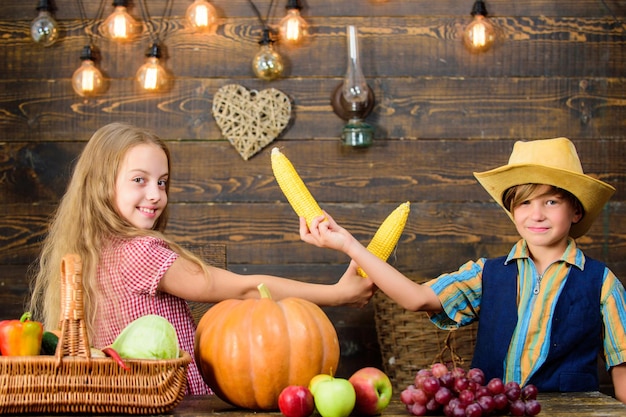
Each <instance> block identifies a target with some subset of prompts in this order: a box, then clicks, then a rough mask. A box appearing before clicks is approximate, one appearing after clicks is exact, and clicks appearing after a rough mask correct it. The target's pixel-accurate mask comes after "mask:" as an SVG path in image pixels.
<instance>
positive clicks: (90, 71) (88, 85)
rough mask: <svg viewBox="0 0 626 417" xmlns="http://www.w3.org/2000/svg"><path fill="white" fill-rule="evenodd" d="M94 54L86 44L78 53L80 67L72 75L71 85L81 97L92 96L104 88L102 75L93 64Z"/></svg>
mask: <svg viewBox="0 0 626 417" xmlns="http://www.w3.org/2000/svg"><path fill="white" fill-rule="evenodd" d="M94 56H95V54H94V51H93V49H92V48H91V46H90V45H86V46H85V47H84V48H83V51H82V52H81V54H80V60H81V61H82V62H81V64H80V67H78V69H77V70H76V71H74V75H72V87H74V91H76V94H78V95H79V96H81V97H93V96H96V95H98V94H100V93H102V92H104V90H105V88H106V83H105V79H104V76H103V75H102V73H101V72H100V70H99V69H98V68H97V67H96V64H95V58H94Z"/></svg>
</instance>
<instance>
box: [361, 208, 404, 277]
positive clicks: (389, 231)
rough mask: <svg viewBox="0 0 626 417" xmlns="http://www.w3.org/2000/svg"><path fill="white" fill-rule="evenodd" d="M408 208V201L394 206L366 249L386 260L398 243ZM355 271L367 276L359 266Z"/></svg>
mask: <svg viewBox="0 0 626 417" xmlns="http://www.w3.org/2000/svg"><path fill="white" fill-rule="evenodd" d="M410 210H411V209H410V203H409V202H408V201H407V202H406V203H402V204H400V205H399V206H398V207H396V209H395V210H394V211H392V212H391V214H389V216H387V218H386V219H385V221H383V222H382V224H381V225H380V227H379V228H378V230H377V231H376V233H375V234H374V237H373V238H372V241H371V242H370V244H369V245H367V250H369V251H370V252H372V253H373V254H374V255H376V256H378V257H379V258H380V259H382V260H383V261H386V260H387V258H389V255H391V252H392V251H393V249H394V248H395V247H396V245H397V244H398V240H400V236H401V235H402V231H403V230H404V225H405V224H406V220H407V218H408V217H409V211H410ZM357 273H358V274H359V275H360V276H362V277H367V274H366V273H365V271H363V270H362V269H361V268H358V269H357Z"/></svg>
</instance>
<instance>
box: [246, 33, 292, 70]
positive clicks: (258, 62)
mask: <svg viewBox="0 0 626 417" xmlns="http://www.w3.org/2000/svg"><path fill="white" fill-rule="evenodd" d="M273 43H274V41H273V40H272V39H271V37H270V30H269V29H263V37H262V38H261V40H260V41H259V45H261V50H260V51H259V52H258V53H257V54H256V55H255V56H254V59H253V60H252V70H253V71H254V74H255V75H256V76H257V77H258V78H261V79H263V80H267V81H272V80H275V79H277V78H279V77H280V76H281V75H282V73H283V68H284V66H283V61H282V59H281V57H280V55H279V54H278V53H277V52H276V51H275V50H274V47H273V46H272V44H273Z"/></svg>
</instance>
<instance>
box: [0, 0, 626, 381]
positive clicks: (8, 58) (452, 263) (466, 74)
mask: <svg viewBox="0 0 626 417" xmlns="http://www.w3.org/2000/svg"><path fill="white" fill-rule="evenodd" d="M105 2H106V3H107V4H106V7H105V10H106V11H105V13H106V15H108V13H109V12H110V11H111V9H112V7H111V6H110V5H109V4H108V3H110V2H109V1H105ZM36 3H37V2H36V1H35V0H32V1H27V2H24V1H18V0H3V1H2V2H1V3H0V203H1V205H0V231H1V233H0V286H2V288H3V291H2V293H1V295H0V318H14V317H19V314H20V313H21V311H22V305H23V301H24V299H25V297H27V294H28V291H27V282H26V280H25V278H24V277H25V271H26V266H27V265H28V264H29V263H30V262H32V261H33V260H34V259H35V258H36V256H37V253H38V249H39V244H40V240H41V238H42V237H43V236H44V234H45V232H46V222H47V220H48V217H49V216H50V214H51V213H52V211H53V210H54V208H55V206H56V204H57V202H58V200H59V198H60V196H61V195H62V194H63V191H64V187H65V184H66V182H67V178H68V175H69V172H70V170H71V166H72V162H73V160H74V158H75V157H76V156H77V154H78V153H79V152H80V151H81V149H82V147H83V145H84V143H85V141H87V140H88V138H89V137H90V136H91V134H92V133H93V132H94V131H95V130H96V129H97V128H99V127H100V126H102V125H104V124H107V123H109V122H113V121H125V122H131V123H134V124H137V125H140V126H146V127H150V128H153V129H155V130H156V131H157V132H158V133H159V134H160V135H161V136H162V137H163V138H164V139H167V141H168V143H169V145H170V147H171V150H172V155H173V166H174V169H173V179H172V193H171V196H170V201H171V207H172V211H171V221H170V226H169V231H170V232H171V233H172V234H173V235H175V236H176V237H177V238H178V239H179V240H180V241H181V242H182V243H185V244H190V245H202V244H203V243H206V242H221V243H225V244H227V247H228V265H229V268H230V269H232V270H234V271H238V272H243V273H252V272H261V273H271V274H277V275H283V276H289V277H293V278H296V279H302V280H310V281H315V282H322V283H332V282H335V281H336V280H337V279H338V277H339V276H340V275H341V273H342V271H343V269H344V267H345V265H346V262H347V259H346V258H345V257H344V256H342V255H340V254H337V253H334V252H331V251H328V250H321V249H317V248H312V247H310V246H308V245H306V244H304V243H302V242H301V241H300V240H299V236H298V233H297V229H298V223H297V218H296V217H295V215H294V214H293V212H292V210H291V208H290V207H289V205H288V204H287V203H286V200H285V198H284V197H283V195H282V194H281V192H280V190H279V188H278V186H277V185H276V183H275V181H274V179H273V176H272V172H271V167H270V158H269V153H270V152H269V151H270V148H271V146H269V147H267V148H266V149H264V150H263V151H262V152H261V153H259V154H258V155H256V156H254V157H253V158H251V159H250V160H248V161H244V160H243V159H242V158H241V157H240V156H239V154H238V153H237V152H236V151H235V150H234V149H233V147H232V146H231V145H230V144H229V142H228V141H226V140H225V139H224V138H223V137H222V136H221V132H220V130H219V128H218V127H217V125H216V123H215V121H214V119H213V117H212V115H211V105H212V100H213V96H214V94H215V92H216V91H217V90H218V89H219V88H220V87H221V86H223V85H225V84H228V83H238V84H241V85H244V86H246V87H247V88H250V89H259V90H260V89H264V88H268V87H273V88H277V89H279V90H281V91H283V92H284V93H286V94H287V95H288V96H289V97H290V99H291V100H292V104H293V114H292V122H291V123H290V125H289V127H288V128H287V130H286V131H285V132H284V133H283V134H282V135H281V137H280V138H279V139H277V140H276V142H275V144H276V145H278V146H280V148H281V149H282V150H283V152H285V153H286V154H287V155H288V157H289V158H290V159H291V160H292V162H293V163H294V165H295V166H296V167H297V168H298V170H299V172H300V173H301V175H302V177H303V179H304V181H305V182H306V183H307V184H308V186H309V187H310V189H311V191H312V193H313V194H314V195H315V196H316V198H317V199H318V200H319V202H320V204H321V205H322V206H323V207H324V208H325V209H326V210H328V211H329V212H330V213H331V214H332V215H333V216H334V217H335V218H336V219H337V220H338V221H339V222H340V223H341V224H343V225H344V226H345V227H346V228H348V229H349V230H351V231H352V232H353V233H354V234H355V235H356V236H357V237H358V238H359V239H361V240H362V241H363V242H368V241H369V239H370V238H371V237H372V235H373V233H374V232H375V230H376V228H377V227H378V225H379V223H380V222H381V221H382V220H383V219H384V217H385V216H386V215H387V214H388V213H389V212H390V211H391V210H392V209H393V208H395V207H396V206H397V205H398V204H399V203H400V202H403V201H407V200H408V201H410V202H411V204H412V206H411V207H412V211H411V215H410V217H409V221H408V224H407V226H406V229H405V232H404V234H403V236H402V239H401V242H400V244H399V246H398V248H397V251H396V253H395V254H394V256H393V259H392V260H391V261H392V262H393V263H394V264H395V265H396V266H397V267H398V268H399V269H400V270H402V271H403V272H405V273H406V274H407V275H408V276H410V277H412V278H414V279H425V278H426V277H433V276H436V275H438V274H439V273H441V272H445V271H449V270H453V269H456V268H457V267H458V266H459V265H461V264H462V263H463V262H465V261H466V260H469V259H476V258H478V257H481V256H496V255H501V254H504V253H505V252H507V251H508V249H509V248H510V246H511V245H512V244H513V243H514V242H515V240H516V239H517V237H516V233H515V230H514V228H513V226H512V224H511V223H510V221H509V220H508V218H507V217H506V216H505V215H504V214H503V213H502V212H501V210H500V209H499V208H498V207H497V206H496V205H495V204H494V203H493V202H492V201H490V200H489V197H488V195H487V193H486V192H485V191H484V190H482V189H481V188H480V186H478V185H477V183H476V181H475V180H474V178H473V176H472V172H473V171H481V170H486V169H488V168H492V167H495V166H499V165H502V164H504V163H505V162H506V160H507V158H508V155H509V153H510V150H511V147H512V145H513V143H514V141H516V140H520V139H537V138H549V137H557V136H567V137H569V138H571V139H572V140H573V141H574V142H575V144H576V146H577V147H578V149H579V152H580V155H581V159H582V163H583V166H584V168H585V170H586V171H587V172H589V173H593V174H595V175H597V176H598V178H600V179H602V180H604V181H607V182H609V183H611V184H613V185H614V186H616V188H617V190H618V191H617V193H616V194H615V196H614V197H613V199H612V200H611V202H610V203H609V205H608V206H607V207H606V209H605V210H604V212H603V214H602V216H601V218H600V219H598V221H597V222H596V224H595V225H594V226H593V228H592V230H591V231H590V233H589V234H588V235H587V236H585V237H583V238H581V239H580V240H579V243H580V245H581V246H582V247H583V248H584V249H585V250H586V251H587V253H588V254H589V255H591V256H594V257H596V258H598V259H601V260H603V261H605V262H607V263H608V264H609V266H610V267H611V268H612V269H613V271H615V273H616V274H618V276H620V277H621V278H622V279H624V278H625V277H626V210H625V204H626V203H625V200H626V190H625V188H626V187H624V185H625V182H626V162H624V161H625V158H624V157H625V156H626V150H625V149H626V148H625V145H626V130H625V129H624V127H625V124H626V73H625V69H626V25H625V23H624V16H625V15H626V3H625V2H624V1H614V0H600V1H592V0H578V1H575V2H569V1H568V2H566V1H556V2H555V1H551V0H535V1H532V2H519V1H509V0H491V1H487V2H486V4H487V8H488V10H489V12H490V15H491V16H492V19H493V21H494V22H495V23H496V24H497V25H498V27H499V34H500V40H499V42H498V44H497V45H496V46H495V47H494V48H493V49H492V50H490V51H488V52H486V53H484V54H480V55H474V54H471V53H469V52H468V51H467V50H466V49H465V48H464V47H463V45H462V44H461V41H460V39H459V31H460V30H461V29H462V28H463V26H464V25H465V24H467V23H468V22H469V19H470V16H469V12H470V10H471V7H472V4H473V1H471V0H468V1H463V2H461V1H458V0H438V1H415V0H389V1H386V2H385V1H378V2H377V1H366V0H351V1H335V0H317V1H313V0H304V1H303V2H302V4H303V5H304V9H303V15H304V16H305V18H306V19H307V20H308V22H309V23H310V24H311V27H312V36H311V38H310V41H309V42H308V43H307V44H306V45H304V46H302V47H301V48H297V49H293V48H286V47H285V46H284V45H280V44H279V45H277V49H278V51H279V52H280V53H281V55H282V56H283V57H284V59H285V61H286V62H287V64H288V65H287V70H286V73H285V76H284V78H282V79H280V80H277V81H273V82H265V81H261V80H259V79H256V78H255V77H254V76H253V74H252V71H251V60H252V57H253V56H254V54H255V53H256V52H257V50H258V45H257V42H258V40H259V38H260V30H261V27H260V24H259V21H258V20H257V17H256V16H255V14H254V12H253V9H252V7H251V5H250V3H249V1H244V0H228V1H222V0H212V3H213V4H214V5H215V6H216V7H217V9H218V11H219V13H220V16H221V19H220V26H219V28H218V30H217V33H216V34H215V35H199V34H194V33H192V32H191V31H190V30H189V29H187V28H186V27H185V25H184V23H183V16H184V12H185V9H186V7H187V6H188V5H189V4H190V3H191V1H175V2H173V7H172V15H171V17H170V18H169V19H162V17H163V10H164V7H165V5H166V1H165V0H150V1H149V2H147V3H149V6H148V10H149V14H150V15H151V16H152V18H153V20H154V22H155V25H156V28H157V31H159V32H160V33H162V34H164V40H163V44H164V47H165V53H166V59H165V65H166V67H167V68H168V69H169V70H170V71H171V73H172V74H173V75H174V77H175V78H174V88H173V89H172V90H171V91H169V92H167V93H165V94H158V95H151V94H145V93H141V92H139V91H138V88H137V86H136V85H135V81H134V80H133V76H134V73H135V71H136V70H137V69H138V68H139V66H140V65H141V64H142V63H143V53H144V51H145V49H146V48H147V47H148V46H149V45H150V43H151V42H150V39H149V37H148V35H147V34H145V33H144V35H142V37H141V38H140V39H139V40H138V41H136V42H134V43H131V44H128V45H118V44H115V43H113V42H110V41H108V40H106V39H104V38H102V37H101V36H99V35H98V33H97V26H98V22H97V21H96V17H97V13H98V8H99V6H100V1H98V0H85V1H83V2H82V3H83V5H84V8H85V12H86V17H87V21H85V20H83V19H81V14H80V13H79V8H78V3H77V2H76V1H69V0H56V6H57V11H56V13H55V16H56V18H57V19H58V21H59V23H60V25H61V27H62V30H63V33H62V38H61V39H60V41H59V42H58V43H57V44H55V45H54V46H52V47H50V48H42V47H39V46H38V45H35V44H33V43H32V42H31V40H30V37H29V25H30V21H31V19H33V18H34V17H35V15H36V12H35V6H36ZM283 3H286V2H276V4H275V7H274V10H273V12H272V13H271V18H270V23H271V24H275V23H277V22H278V20H279V19H280V18H281V17H282V15H283V14H284V4H283ZM255 4H256V5H257V6H258V8H259V10H260V11H261V13H262V14H263V15H265V14H266V12H267V8H268V5H269V4H270V1H269V0H255ZM130 10H131V13H132V14H134V15H135V16H136V17H140V16H141V13H140V8H139V0H135V1H131V8H130ZM349 24H354V25H356V26H357V27H358V30H359V41H360V46H361V59H362V65H363V70H364V73H365V75H366V77H367V79H368V82H369V83H370V86H371V87H372V89H373V90H374V93H375V95H376V98H377V103H376V106H375V108H374V111H373V113H372V115H371V116H370V117H369V118H368V122H370V123H371V124H372V125H374V126H375V128H376V138H375V145H374V146H373V147H371V148H370V149H367V150H360V151H355V150H351V149H344V148H342V147H341V146H340V143H339V140H338V135H339V132H340V130H341V127H342V125H343V122H342V121H341V120H340V119H339V118H338V117H337V116H335V114H334V113H333V112H332V109H331V106H330V100H329V98H330V93H331V91H332V90H333V89H334V88H335V87H336V86H337V85H338V83H340V81H341V79H342V76H343V73H344V71H345V67H346V65H345V61H346V35H345V28H346V25H349ZM85 28H86V29H87V32H90V33H94V35H93V36H94V43H95V45H96V46H97V47H98V48H99V50H100V55H101V58H100V60H99V63H98V65H99V67H100V68H101V70H102V71H103V72H104V73H105V75H106V76H107V77H108V78H109V79H110V86H109V89H108V90H107V92H106V93H105V94H103V95H102V96H100V97H97V98H95V99H90V100H83V99H81V98H80V97H78V96H77V95H75V94H74V92H73V91H72V88H71V79H70V77H71V75H72V73H73V71H74V70H75V69H76V68H77V67H78V65H79V63H80V61H79V55H80V51H81V49H82V47H83V45H85V44H86V43H88V37H87V35H86V31H85ZM326 311H327V312H328V314H329V316H330V317H331V319H332V320H333V322H334V323H335V325H336V327H337V330H338V333H339V336H340V340H341V346H342V362H341V367H340V369H339V370H338V374H340V375H342V374H343V375H346V374H348V373H349V372H351V371H352V370H354V369H356V368H358V367H360V366H364V365H378V364H379V363H380V355H379V348H378V345H377V339H376V328H375V323H374V319H373V309H372V306H368V307H367V308H364V309H362V310H356V309H349V308H332V309H326ZM424 342H425V343H426V342H427V341H424ZM416 348H418V346H416Z"/></svg>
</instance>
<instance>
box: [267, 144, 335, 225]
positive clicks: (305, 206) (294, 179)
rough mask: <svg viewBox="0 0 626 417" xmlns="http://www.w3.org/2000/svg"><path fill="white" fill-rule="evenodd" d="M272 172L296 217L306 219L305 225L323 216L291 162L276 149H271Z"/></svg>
mask: <svg viewBox="0 0 626 417" xmlns="http://www.w3.org/2000/svg"><path fill="white" fill-rule="evenodd" d="M272 171H274V177H275V178H276V182H278V186H279V187H280V189H281V190H282V191H283V194H285V197H287V200H288V201H289V204H291V207H292V208H293V210H294V211H295V212H296V214H297V215H298V216H300V217H304V218H305V219H306V224H307V225H310V224H311V220H313V219H314V218H315V217H318V216H322V215H324V213H323V212H322V209H321V208H320V206H319V205H318V204H317V201H315V199H314V198H313V196H312V195H311V193H310V192H309V190H308V188H306V185H304V182H303V181H302V179H301V178H300V175H298V173H297V172H296V169H295V168H294V167H293V165H292V164H291V161H289V159H287V157H286V156H285V155H284V154H283V153H282V152H281V151H280V150H279V149H278V148H274V149H272Z"/></svg>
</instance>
